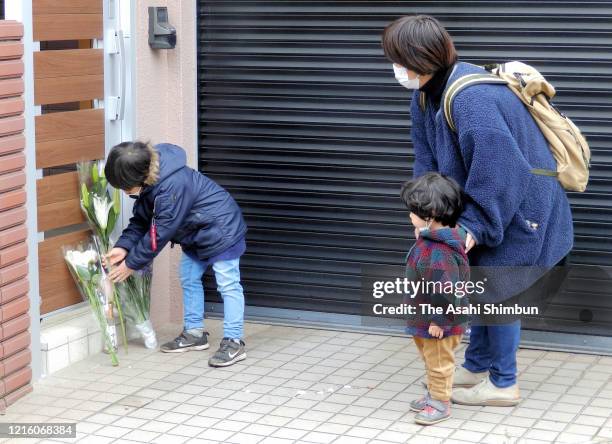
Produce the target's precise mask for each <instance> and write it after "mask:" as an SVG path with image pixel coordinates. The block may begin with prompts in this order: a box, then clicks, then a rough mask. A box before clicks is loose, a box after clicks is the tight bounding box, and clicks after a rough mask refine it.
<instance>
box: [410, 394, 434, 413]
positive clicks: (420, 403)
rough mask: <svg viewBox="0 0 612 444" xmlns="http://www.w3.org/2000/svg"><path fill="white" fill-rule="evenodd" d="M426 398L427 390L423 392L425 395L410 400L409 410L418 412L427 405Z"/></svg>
mask: <svg viewBox="0 0 612 444" xmlns="http://www.w3.org/2000/svg"><path fill="white" fill-rule="evenodd" d="M428 399H429V392H427V393H425V395H424V396H423V397H421V398H419V399H415V400H414V401H410V410H412V411H413V412H420V411H421V410H423V409H424V408H425V406H426V405H427V400H428Z"/></svg>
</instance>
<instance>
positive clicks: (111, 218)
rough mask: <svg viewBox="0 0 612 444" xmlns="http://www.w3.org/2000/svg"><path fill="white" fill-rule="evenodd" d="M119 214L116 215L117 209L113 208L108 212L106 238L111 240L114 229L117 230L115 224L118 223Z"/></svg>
mask: <svg viewBox="0 0 612 444" xmlns="http://www.w3.org/2000/svg"><path fill="white" fill-rule="evenodd" d="M117 216H118V213H115V207H114V206H113V207H111V208H110V210H109V212H108V220H107V222H106V237H107V238H109V237H110V235H111V233H112V232H113V229H114V228H115V223H116V222H117Z"/></svg>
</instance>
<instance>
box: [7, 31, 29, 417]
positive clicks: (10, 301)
mask: <svg viewBox="0 0 612 444" xmlns="http://www.w3.org/2000/svg"><path fill="white" fill-rule="evenodd" d="M22 35H23V27H22V25H21V24H20V23H17V22H14V21H0V411H1V410H4V409H5V408H6V407H7V406H8V405H9V404H12V403H13V402H15V401H16V400H17V399H19V398H20V397H22V396H23V395H25V394H27V393H29V392H30V391H31V390H32V388H31V380H32V370H31V368H30V362H31V360H32V356H31V353H30V333H29V332H28V329H29V327H30V317H29V315H28V310H29V307H30V300H29V296H28V290H29V283H28V265H27V262H26V260H27V254H28V249H27V244H26V238H27V229H26V225H25V222H26V209H25V200H26V193H25V188H24V187H25V178H26V175H25V170H24V169H25V153H24V148H25V138H24V135H23V130H24V123H25V120H24V116H23V112H24V102H23V97H22V95H23V61H22V56H23V44H22V42H21V38H22ZM31 217H36V215H31Z"/></svg>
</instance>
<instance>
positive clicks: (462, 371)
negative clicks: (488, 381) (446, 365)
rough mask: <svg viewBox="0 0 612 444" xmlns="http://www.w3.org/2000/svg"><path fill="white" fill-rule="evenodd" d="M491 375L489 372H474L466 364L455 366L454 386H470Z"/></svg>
mask: <svg viewBox="0 0 612 444" xmlns="http://www.w3.org/2000/svg"><path fill="white" fill-rule="evenodd" d="M488 375H489V372H487V371H485V372H480V373H472V372H471V371H469V370H468V369H467V368H465V367H464V366H462V365H460V366H458V367H455V376H454V377H453V387H463V388H469V387H474V386H475V385H476V384H479V383H481V382H482V380H483V379H485V378H486V377H487V376H488Z"/></svg>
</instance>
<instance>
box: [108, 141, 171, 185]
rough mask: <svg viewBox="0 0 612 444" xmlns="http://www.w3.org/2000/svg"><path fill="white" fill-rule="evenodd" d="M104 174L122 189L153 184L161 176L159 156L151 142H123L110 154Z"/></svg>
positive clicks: (111, 182)
mask: <svg viewBox="0 0 612 444" xmlns="http://www.w3.org/2000/svg"><path fill="white" fill-rule="evenodd" d="M104 174H105V175H106V178H107V179H108V183H110V184H111V185H112V186H113V187H115V188H119V189H121V190H129V189H131V188H134V187H140V186H144V185H153V184H154V183H155V182H157V179H158V176H159V156H158V154H157V151H155V149H154V148H153V147H152V146H151V144H150V143H145V142H139V141H135V142H123V143H120V144H119V145H116V146H114V147H113V149H112V150H111V151H110V153H109V154H108V157H107V158H106V165H105V166H104Z"/></svg>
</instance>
